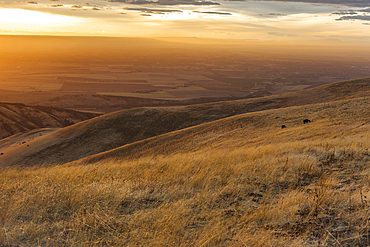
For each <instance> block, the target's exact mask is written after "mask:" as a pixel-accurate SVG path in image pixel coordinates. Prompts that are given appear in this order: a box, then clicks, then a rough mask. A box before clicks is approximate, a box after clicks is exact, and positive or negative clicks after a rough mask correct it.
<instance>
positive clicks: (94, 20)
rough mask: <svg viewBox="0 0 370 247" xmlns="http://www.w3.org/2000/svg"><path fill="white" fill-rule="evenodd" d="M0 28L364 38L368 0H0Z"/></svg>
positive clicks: (369, 32) (369, 38) (367, 37)
mask: <svg viewBox="0 0 370 247" xmlns="http://www.w3.org/2000/svg"><path fill="white" fill-rule="evenodd" d="M0 34H15V35H17V34H32V35H77V36H78V35H81V36H118V37H199V38H221V39H229V38H232V39H256V40H279V39H280V40H285V39H290V40H297V41H298V40H320V39H322V40H343V41H360V42H370V0H300V1H298V0H275V1H272V0H264V1H248V0H101V1H90V0H65V1H64V0H23V1H22V0H20V1H19V0H0Z"/></svg>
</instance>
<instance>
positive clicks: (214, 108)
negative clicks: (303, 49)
mask: <svg viewBox="0 0 370 247" xmlns="http://www.w3.org/2000/svg"><path fill="white" fill-rule="evenodd" d="M365 96H370V78H367V79H361V80H353V81H348V82H340V83H335V84H331V85H325V86H321V87H317V88H313V89H310V90H304V91H300V92H294V93H289V94H283V95H279V96H270V97H263V98H255V99H244V100H235V101H224V102H216V103H208V104H198V105H191V106H183V107H162V108H161V107H157V108H153V107H151V108H136V109H130V110H124V111H120V112H115V113H111V114H107V115H104V116H101V117H99V118H94V119H91V120H89V121H86V122H82V123H79V124H76V125H73V126H70V127H68V128H64V129H61V130H58V131H55V132H53V133H51V134H49V135H46V136H42V137H40V138H37V139H35V140H31V141H30V142H29V143H28V144H27V145H29V146H26V145H23V146H17V147H14V148H13V147H12V148H11V149H10V148H8V149H6V152H5V151H2V149H0V152H4V155H3V156H0V164H1V165H2V166H9V165H36V164H41V163H67V162H70V161H73V160H77V159H80V158H84V157H87V156H91V155H95V154H98V153H101V152H106V151H109V150H111V149H114V148H118V147H121V146H123V145H126V144H130V143H134V142H137V141H140V140H145V139H147V138H151V137H154V136H158V135H161V134H165V133H169V132H171V131H176V130H180V129H184V128H187V127H190V126H196V125H199V124H202V123H206V122H211V121H215V120H218V119H222V118H225V117H229V116H234V115H238V114H243V113H247V112H258V111H262V110H268V109H279V108H283V107H289V106H296V105H307V104H314V103H321V102H331V101H333V100H340V99H346V98H348V99H351V98H355V97H360V98H363V97H365ZM303 115H304V114H303V113H302V116H303Z"/></svg>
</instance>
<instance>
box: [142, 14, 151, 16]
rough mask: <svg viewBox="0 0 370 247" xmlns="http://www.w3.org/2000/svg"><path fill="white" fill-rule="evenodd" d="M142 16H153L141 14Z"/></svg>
mask: <svg viewBox="0 0 370 247" xmlns="http://www.w3.org/2000/svg"><path fill="white" fill-rule="evenodd" d="M141 16H152V15H151V14H141Z"/></svg>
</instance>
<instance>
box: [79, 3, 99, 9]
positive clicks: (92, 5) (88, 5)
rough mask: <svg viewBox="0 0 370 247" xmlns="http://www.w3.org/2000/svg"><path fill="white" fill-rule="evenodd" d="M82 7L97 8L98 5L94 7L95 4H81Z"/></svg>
mask: <svg viewBox="0 0 370 247" xmlns="http://www.w3.org/2000/svg"><path fill="white" fill-rule="evenodd" d="M82 6H86V7H96V8H97V7H99V6H98V5H95V4H90V3H82Z"/></svg>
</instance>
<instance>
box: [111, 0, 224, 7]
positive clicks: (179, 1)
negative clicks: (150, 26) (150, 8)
mask: <svg viewBox="0 0 370 247" xmlns="http://www.w3.org/2000/svg"><path fill="white" fill-rule="evenodd" d="M108 1H109V2H119V3H127V4H136V5H162V6H174V5H197V6H210V5H220V4H219V3H217V2H210V1H196V0H158V1H150V0H108Z"/></svg>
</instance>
